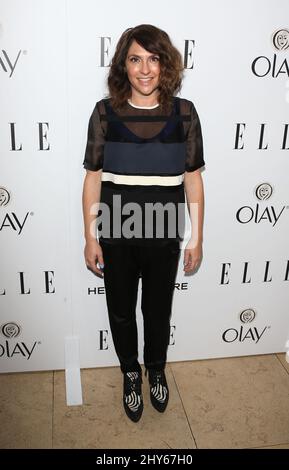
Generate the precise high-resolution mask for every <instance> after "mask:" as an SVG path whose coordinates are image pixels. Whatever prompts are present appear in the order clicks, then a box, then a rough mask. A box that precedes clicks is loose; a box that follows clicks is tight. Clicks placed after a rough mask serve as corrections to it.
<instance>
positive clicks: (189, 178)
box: [184, 169, 204, 273]
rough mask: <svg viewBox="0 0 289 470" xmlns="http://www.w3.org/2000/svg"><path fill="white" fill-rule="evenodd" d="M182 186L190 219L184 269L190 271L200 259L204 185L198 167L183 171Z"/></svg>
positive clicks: (196, 265)
mask: <svg viewBox="0 0 289 470" xmlns="http://www.w3.org/2000/svg"><path fill="white" fill-rule="evenodd" d="M184 187H185V193H186V199H187V207H188V211H189V215H190V220H191V237H190V239H189V241H188V243H187V245H186V247H185V253H184V271H185V272H186V273H191V272H192V271H194V270H195V269H196V268H197V267H198V265H199V264H200V262H201V259H202V243H203V222H204V187H203V179H202V175H201V171H200V169H197V170H195V171H192V172H188V171H186V172H185V175H184Z"/></svg>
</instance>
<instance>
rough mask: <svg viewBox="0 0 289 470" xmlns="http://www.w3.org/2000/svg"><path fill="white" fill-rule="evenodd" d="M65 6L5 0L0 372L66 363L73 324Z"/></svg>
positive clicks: (0, 68)
mask: <svg viewBox="0 0 289 470" xmlns="http://www.w3.org/2000/svg"><path fill="white" fill-rule="evenodd" d="M65 15H66V10H65V2H64V1H58V0H57V1H56V0H53V1H50V2H48V3H47V2H44V1H37V0H25V1H15V0H9V1H8V0H7V1H3V0H2V2H1V37H0V40H1V48H0V49H1V52H0V81H1V87H0V89H1V111H2V112H1V114H0V129H1V141H0V146H1V149H0V151H1V161H0V186H1V188H3V189H2V198H3V199H2V201H1V205H0V228H1V230H0V250H1V255H0V256H1V270H0V294H1V295H0V310H1V319H0V326H1V330H0V370H1V372H6V371H22V370H24V371H25V370H41V369H63V368H64V367H65V362H64V338H65V336H67V335H70V334H71V331H72V318H71V315H70V291H69V289H70V279H69V273H70V271H71V269H70V253H69V252H70V249H69V237H70V228H69V209H68V208H69V200H68V194H69V191H68V184H69V160H70V158H69V155H68V152H67V138H68V136H67V96H66V94H67V86H66V60H65V57H66V33H65V25H66V16H65ZM17 58H18V60H17ZM16 60H17V61H16ZM10 63H11V64H12V68H13V73H12V72H11V70H9V64H10ZM15 64H16V65H15ZM14 65H15V66H14ZM10 69H11V67H10ZM9 197H10V200H8V199H9Z"/></svg>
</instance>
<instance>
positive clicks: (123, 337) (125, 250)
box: [100, 239, 180, 372]
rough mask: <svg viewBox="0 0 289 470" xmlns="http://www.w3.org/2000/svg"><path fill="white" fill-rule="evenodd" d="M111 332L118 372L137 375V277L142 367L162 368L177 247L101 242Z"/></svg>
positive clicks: (166, 341)
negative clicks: (139, 295)
mask: <svg viewBox="0 0 289 470" xmlns="http://www.w3.org/2000/svg"><path fill="white" fill-rule="evenodd" d="M100 245H101V247H102V251H103V258H104V271H103V272H104V285H105V290H106V302H107V309H108V315H109V322H110V328H111V333H112V338H113V342H114V347H115V350H116V354H117V356H118V358H119V361H120V366H121V370H122V372H129V371H140V370H141V368H140V364H139V362H138V333H137V323H136V303H137V293H138V285H139V278H140V276H141V279H142V281H141V285H142V292H141V310H142V314H143V322H144V364H145V367H146V369H158V370H159V369H164V368H165V364H166V358H167V348H168V344H169V335H170V317H171V307H172V300H173V293H174V285H175V278H176V273H177V267H178V261H179V258H180V247H179V242H178V241H175V240H173V241H169V242H168V244H166V245H163V246H137V245H124V244H110V243H106V242H105V241H102V240H101V239H100Z"/></svg>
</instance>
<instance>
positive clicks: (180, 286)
mask: <svg viewBox="0 0 289 470" xmlns="http://www.w3.org/2000/svg"><path fill="white" fill-rule="evenodd" d="M2 4H3V5H4V8H3V14H2V20H1V21H2V24H1V29H0V31H1V33H0V34H1V46H2V47H1V52H0V73H1V78H0V79H1V90H2V91H1V93H2V95H3V96H2V103H3V104H4V107H5V114H3V113H2V114H1V116H0V125H1V141H0V146H1V163H0V165H1V166H0V174H1V178H0V186H1V187H2V186H3V187H4V188H7V190H8V193H10V194H11V200H10V202H9V203H7V205H1V206H0V214H1V218H0V227H1V224H2V227H1V231H0V238H1V267H2V266H3V268H2V269H1V272H0V294H1V295H0V306H1V325H4V327H3V328H2V333H0V334H1V341H0V348H2V349H0V356H1V357H0V359H1V363H0V365H1V370H3V371H7V370H11V371H12V370H31V369H49V368H54V369H57V368H64V341H65V337H66V336H71V335H72V336H76V337H79V346H80V365H81V367H94V366H107V365H115V364H117V363H118V361H117V358H116V355H115V353H114V349H113V343H112V338H111V334H110V329H109V323H108V318H107V311H106V301H105V290H104V284H103V281H102V280H101V279H99V278H97V277H96V276H94V275H93V274H92V273H91V272H90V271H88V270H87V269H86V266H85V262H84V257H83V248H84V237H83V221H82V213H81V193H82V183H83V178H84V175H85V170H84V169H83V168H82V161H83V157H84V151H85V145H86V138H87V125H88V120H89V117H90V115H91V112H92V110H93V108H94V106H95V103H96V101H98V100H100V99H101V98H102V97H103V96H104V94H105V93H106V92H107V90H106V85H105V80H106V77H107V73H108V70H109V68H108V67H109V63H110V60H111V58H112V55H113V53H114V50H115V46H116V43H117V41H118V39H119V37H120V35H121V33H122V32H123V31H124V30H125V29H126V28H128V27H131V26H135V25H137V24H140V23H151V24H154V25H156V26H158V27H160V28H162V29H164V30H166V31H167V32H168V33H169V35H170V37H171V39H172V40H173V42H174V44H175V45H176V46H177V47H178V48H179V50H180V51H181V53H182V55H183V57H184V61H185V64H186V71H185V78H184V84H183V88H182V91H181V93H180V95H181V96H182V97H184V98H187V99H190V100H192V101H193V102H194V103H195V106H196V109H197V111H198V113H199V116H200V120H201V124H202V131H203V138H204V150H205V161H206V168H205V171H203V173H202V175H203V179H204V185H205V198H206V204H205V225H204V257H203V262H202V264H201V267H200V269H199V270H198V272H197V273H196V274H194V275H192V276H185V275H184V274H183V271H182V259H181V262H180V266H179V272H178V276H177V283H176V289H175V297H174V304H173V314H172V320H171V338H170V347H169V355H168V359H169V360H170V361H179V360H189V359H202V358H203V359H204V358H209V357H224V356H236V355H248V354H264V353H272V352H276V351H282V350H284V349H285V344H286V340H287V339H288V337H289V320H288V315H287V305H288V300H289V294H288V292H289V290H288V283H289V264H288V248H287V246H288V242H287V240H285V234H286V233H288V229H289V209H288V207H289V193H288V181H287V180H288V178H287V175H288V170H289V160H288V152H289V135H288V134H289V132H288V109H289V86H288V85H289V68H288V60H289V58H288V55H289V53H288V52H289V47H288V37H289V33H288V34H287V33H286V31H287V32H288V28H289V23H288V24H284V21H285V20H284V18H285V19H286V18H289V4H288V1H287V0H267V1H266V2H264V1H263V0H255V1H254V2H252V1H250V0H244V1H243V2H241V3H238V2H230V1H229V0H219V1H218V2H215V1H214V0H195V1H191V0H182V1H180V2H178V6H177V7H176V5H175V4H174V3H172V2H171V3H169V2H167V1H164V0H160V1H159V2H155V1H152V0H148V1H147V2H146V4H145V6H143V7H142V8H135V2H134V1H133V0H124V1H123V2H113V4H111V3H110V4H101V5H99V3H98V2H95V1H94V0H86V1H80V0H69V1H64V0H62V1H57V2H56V0H55V1H51V2H49V3H47V2H44V1H32V0H26V1H24V2H20V1H15V0H14V1H9V2H8V0H7V1H2ZM112 5H113V15H112ZM15 9H17V12H18V14H17V15H16V16H15V14H14V13H15ZM164 11H165V12H166V15H165V16H164V14H163V12H164ZM17 21H18V22H19V24H17ZM277 31H279V35H278V34H277V35H276V36H274V33H275V32H277ZM282 31H283V32H282ZM286 34H287V36H286ZM19 51H20V52H21V53H20V55H19V57H18V53H19ZM17 57H18V61H17V63H16V59H17ZM8 58H10V59H11V63H15V64H16V66H15V69H14V70H13V73H12V68H13V66H12V67H11V66H10V70H9V60H8ZM11 73H12V75H11V76H9V75H10V74H11ZM9 123H16V124H15V127H13V126H12V127H11V125H10V124H9ZM38 123H42V124H41V125H39V124H38ZM47 123H48V124H47ZM39 126H40V127H39ZM14 130H15V143H14V144H13V135H14V134H13V132H14ZM39 135H40V136H42V137H41V139H42V140H41V145H42V147H43V150H39ZM21 144H22V150H21V151H20V150H17V149H18V148H20V147H21ZM11 145H12V146H13V145H15V150H11ZM48 145H50V149H49V150H45V149H47V146H48ZM2 155H3V156H2ZM5 194H6V193H5ZM5 194H4V196H3V197H8V196H7V194H6V196H5ZM24 195H25V196H24ZM7 214H8V216H7ZM13 214H14V215H13ZM15 216H16V218H17V220H18V221H19V223H18V222H17V220H16V218H15ZM5 217H7V218H6V219H5ZM25 217H26V218H25ZM3 220H5V224H3ZM24 222H25V223H24ZM22 224H23V229H22V231H21V233H18V232H20V230H21V225H22ZM4 246H5V248H4ZM19 273H24V274H19ZM140 286H141V284H140ZM54 288H55V292H53V293H52V291H53V290H54ZM160 288H161V280H160ZM29 289H30V290H31V293H30V294H24V293H23V294H21V292H28V290H29ZM4 291H5V295H4V294H3V292H4ZM46 291H48V293H46ZM140 293H141V289H140V292H139V294H140ZM137 315H138V324H139V331H140V338H139V346H140V358H141V359H142V354H141V351H142V345H143V340H142V319H141V311H140V295H139V298H138V305H137ZM13 323H15V325H14V326H13ZM9 325H10V326H9ZM20 327H21V333H19V332H20ZM17 334H19V336H16V335H17ZM5 335H6V336H5ZM9 335H10V337H9ZM13 335H15V336H13ZM7 344H8V346H7ZM33 346H34V349H33V350H32V348H33ZM13 348H15V350H14V349H13ZM13 350H14V355H13V354H12V352H13ZM30 351H32V352H31V355H30V357H29V358H27V357H28V356H29V352H30ZM11 354H12V356H13V357H8V356H9V355H10V356H11Z"/></svg>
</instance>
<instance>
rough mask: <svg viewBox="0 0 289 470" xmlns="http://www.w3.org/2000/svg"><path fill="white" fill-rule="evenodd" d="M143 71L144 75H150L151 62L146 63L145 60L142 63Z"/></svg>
mask: <svg viewBox="0 0 289 470" xmlns="http://www.w3.org/2000/svg"><path fill="white" fill-rule="evenodd" d="M141 71H142V73H149V71H150V66H149V62H148V61H146V60H143V61H142V62H141Z"/></svg>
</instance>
